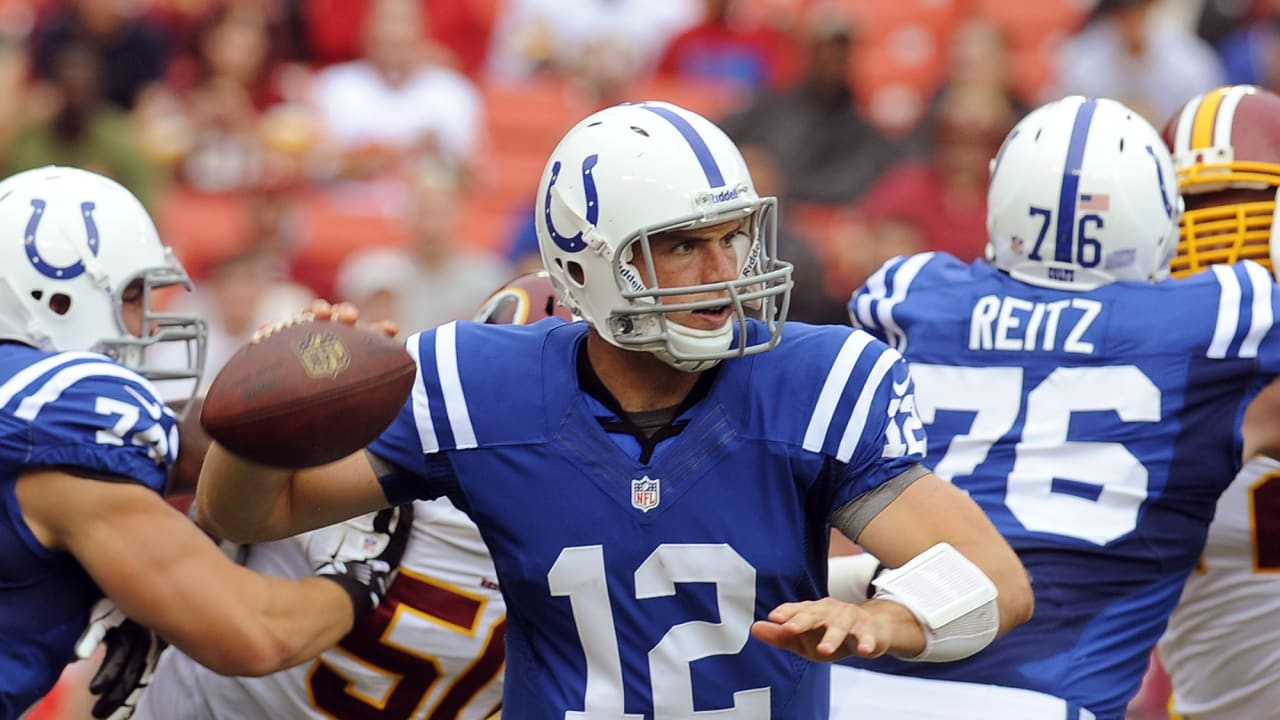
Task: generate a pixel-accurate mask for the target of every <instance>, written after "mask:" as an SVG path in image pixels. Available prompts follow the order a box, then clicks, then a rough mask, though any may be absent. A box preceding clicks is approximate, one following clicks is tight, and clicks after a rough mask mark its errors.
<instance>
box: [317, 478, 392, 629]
mask: <svg viewBox="0 0 1280 720" xmlns="http://www.w3.org/2000/svg"><path fill="white" fill-rule="evenodd" d="M412 528H413V503H405V504H404V505H401V506H399V507H394V508H387V509H386V510H381V511H379V512H377V513H374V514H371V515H361V516H360V517H357V518H352V519H350V520H347V521H346V522H341V523H338V524H336V525H330V526H329V527H324V528H320V529H319V530H315V531H313V532H311V533H310V534H309V535H308V536H307V557H308V558H309V559H310V560H311V566H312V567H313V568H315V572H316V575H318V576H320V577H323V578H328V579H330V580H333V581H334V582H336V583H338V584H339V585H341V586H342V587H343V589H345V590H346V591H347V592H348V593H349V594H350V595H351V603H352V605H353V606H354V609H355V617H356V620H357V621H359V620H360V619H361V618H363V617H364V616H365V615H368V614H369V613H370V612H373V610H374V608H376V607H378V604H379V603H381V602H382V600H383V599H384V598H386V596H387V591H388V590H389V589H390V588H391V583H392V582H394V581H395V579H396V574H397V573H398V572H399V571H400V560H401V558H403V557H404V548H405V545H406V544H408V542H409V532H410V531H411V530H412Z"/></svg>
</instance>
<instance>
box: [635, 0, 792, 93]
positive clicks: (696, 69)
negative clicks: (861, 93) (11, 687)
mask: <svg viewBox="0 0 1280 720" xmlns="http://www.w3.org/2000/svg"><path fill="white" fill-rule="evenodd" d="M702 5H703V17H702V22H700V23H698V24H697V25H695V26H693V27H691V28H689V29H688V30H685V31H684V32H682V33H680V34H679V35H677V36H676V37H675V39H673V40H672V41H671V43H670V44H669V45H667V47H666V50H664V51H663V53H662V56H661V58H660V59H659V60H658V70H657V72H658V74H659V75H662V76H668V77H679V78H684V79H688V80H705V81H710V82H728V83H733V84H735V85H739V86H741V87H742V88H743V89H745V90H750V91H753V92H755V91H760V90H764V89H770V90H777V89H781V88H782V87H784V86H785V85H786V84H787V83H788V82H790V81H792V80H793V79H794V75H795V70H796V58H795V57H794V52H793V48H792V45H791V41H790V39H789V38H787V37H786V36H785V35H784V34H783V33H781V32H779V31H778V30H776V29H775V28H773V27H770V26H769V25H766V24H764V23H761V22H758V21H759V20H760V18H754V19H753V18H750V17H744V15H745V13H744V12H742V9H743V7H744V5H745V3H743V2H742V0H703V2H702Z"/></svg>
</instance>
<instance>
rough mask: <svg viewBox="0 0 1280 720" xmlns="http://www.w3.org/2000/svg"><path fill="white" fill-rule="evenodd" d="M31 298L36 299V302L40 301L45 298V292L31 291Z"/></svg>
mask: <svg viewBox="0 0 1280 720" xmlns="http://www.w3.org/2000/svg"><path fill="white" fill-rule="evenodd" d="M31 297H33V298H35V299H36V300H39V299H40V298H42V297H44V291H43V290H32V291H31Z"/></svg>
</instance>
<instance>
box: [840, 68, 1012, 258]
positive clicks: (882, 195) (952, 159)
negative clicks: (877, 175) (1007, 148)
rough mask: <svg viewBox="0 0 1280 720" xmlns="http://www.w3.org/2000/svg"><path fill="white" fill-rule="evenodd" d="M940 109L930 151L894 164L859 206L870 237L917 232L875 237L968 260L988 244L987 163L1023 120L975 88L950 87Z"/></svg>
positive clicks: (994, 94)
mask: <svg viewBox="0 0 1280 720" xmlns="http://www.w3.org/2000/svg"><path fill="white" fill-rule="evenodd" d="M937 108H938V109H937V113H936V116H935V118H934V120H933V121H932V122H931V123H930V125H931V129H932V130H933V138H932V141H933V142H932V146H931V148H930V152H928V153H927V154H926V155H925V156H924V157H923V158H921V159H919V160H907V161H904V162H902V163H900V164H898V165H895V166H894V167H892V168H891V169H890V170H889V171H888V172H886V173H885V176H884V178H883V179H881V180H880V182H878V183H877V184H876V185H875V187H873V188H872V189H871V191H870V192H868V193H867V194H866V195H865V196H864V197H863V198H862V201H861V202H860V203H859V210H860V212H861V214H862V217H863V219H864V221H865V222H866V223H867V225H868V228H869V231H870V233H871V234H872V235H873V236H875V235H882V234H895V235H896V234H900V233H909V234H911V235H914V236H916V237H915V239H914V241H911V240H908V239H907V238H899V239H898V240H895V241H893V242H892V243H889V242H888V241H887V240H885V239H881V238H875V237H873V238H872V239H871V241H872V242H875V243H882V242H883V243H887V244H896V243H897V242H903V241H906V242H908V243H909V244H911V245H918V246H919V247H921V248H923V249H924V250H939V251H943V252H948V253H951V254H952V255H954V256H956V257H957V258H959V259H960V260H962V261H964V262H969V261H971V260H976V259H978V258H979V257H981V255H982V252H983V248H985V247H986V245H987V177H988V174H989V171H988V164H989V162H990V161H991V158H993V157H995V155H996V152H997V151H999V149H1000V142H1001V141H1002V140H1003V138H1004V136H1005V134H1006V133H1007V132H1008V131H1009V130H1010V129H1011V128H1012V127H1013V124H1014V123H1015V122H1016V121H1017V119H1018V117H1017V116H1016V115H1015V111H1014V108H1013V105H1012V103H1011V102H1010V99H1009V97H1008V96H1007V95H1003V94H1000V93H999V92H998V91H997V90H996V88H993V87H985V88H984V87H982V86H978V85H956V86H954V87H951V88H948V89H947V90H946V92H945V93H944V94H943V95H941V96H940V98H939V103H938V106H937ZM883 259H887V258H883ZM883 259H882V260H883Z"/></svg>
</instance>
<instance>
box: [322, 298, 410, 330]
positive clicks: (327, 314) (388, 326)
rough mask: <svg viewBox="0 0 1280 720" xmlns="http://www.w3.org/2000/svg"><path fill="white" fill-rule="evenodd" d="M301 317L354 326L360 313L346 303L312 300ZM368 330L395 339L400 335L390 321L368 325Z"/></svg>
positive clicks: (396, 327)
mask: <svg viewBox="0 0 1280 720" xmlns="http://www.w3.org/2000/svg"><path fill="white" fill-rule="evenodd" d="M303 315H304V316H306V318H307V319H309V320H332V321H334V322H341V323H346V324H348V325H355V324H356V322H357V321H359V320H360V311H359V310H357V309H356V306H355V305H352V304H351V303H348V302H340V303H336V304H330V303H329V301H327V300H323V299H317V300H312V301H311V305H310V306H308V307H307V310H306V312H304V313H303ZM369 328H371V329H372V330H375V331H377V332H380V333H382V334H384V335H386V336H387V337H395V336H396V335H398V334H399V333H400V326H399V325H396V324H395V323H394V322H392V321H390V320H379V321H378V322H376V323H370V324H369Z"/></svg>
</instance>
